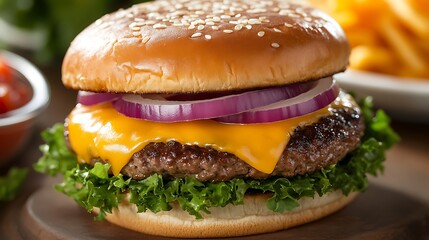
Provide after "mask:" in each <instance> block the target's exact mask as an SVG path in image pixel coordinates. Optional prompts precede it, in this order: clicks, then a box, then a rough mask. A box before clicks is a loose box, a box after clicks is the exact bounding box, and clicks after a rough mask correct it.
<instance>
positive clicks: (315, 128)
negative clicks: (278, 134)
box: [94, 108, 364, 182]
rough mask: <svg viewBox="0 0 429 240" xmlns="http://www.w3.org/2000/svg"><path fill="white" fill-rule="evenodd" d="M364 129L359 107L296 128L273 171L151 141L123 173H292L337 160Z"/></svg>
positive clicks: (226, 176) (203, 177)
mask: <svg viewBox="0 0 429 240" xmlns="http://www.w3.org/2000/svg"><path fill="white" fill-rule="evenodd" d="M363 133H364V123H363V117H362V116H361V115H360V112H359V110H357V109H352V108H344V109H334V110H333V114H332V115H330V116H326V117H323V118H321V119H320V120H319V121H318V122H317V123H314V124H313V125H309V126H303V127H298V128H296V129H295V131H294V133H293V135H292V136H291V138H290V141H289V143H288V144H287V146H286V148H285V150H284V151H283V154H282V156H281V158H280V160H279V161H278V163H277V166H276V167H275V169H274V171H273V172H272V173H271V174H265V173H262V172H260V171H258V170H256V169H255V168H253V167H251V166H250V165H249V164H247V163H245V162H244V161H242V160H240V159H239V158H237V157H236V156H234V155H233V154H230V153H227V152H219V151H217V150H215V149H213V148H210V147H207V148H204V147H199V146H196V145H183V144H180V143H178V142H175V141H170V142H167V143H150V144H148V145H147V146H146V147H144V148H143V149H142V150H141V151H139V152H136V153H135V154H134V155H133V156H132V158H131V159H130V161H129V162H128V164H127V165H126V166H125V167H124V168H123V169H122V171H121V172H122V174H124V175H126V176H129V177H131V178H133V179H143V178H146V177H148V176H150V175H152V174H154V173H159V174H162V175H164V176H166V177H174V178H181V177H186V176H191V177H194V178H196V179H198V180H200V181H212V182H219V181H226V180H230V179H233V178H254V179H263V178H267V177H270V176H285V177H291V176H295V175H303V174H306V173H311V172H314V171H317V170H319V169H321V168H323V167H326V166H328V165H331V164H334V163H337V162H338V161H340V160H341V159H342V158H344V156H345V155H346V154H347V153H348V152H350V151H352V150H353V149H355V148H356V147H357V146H358V144H359V143H360V139H361V137H362V136H363ZM94 161H100V159H94Z"/></svg>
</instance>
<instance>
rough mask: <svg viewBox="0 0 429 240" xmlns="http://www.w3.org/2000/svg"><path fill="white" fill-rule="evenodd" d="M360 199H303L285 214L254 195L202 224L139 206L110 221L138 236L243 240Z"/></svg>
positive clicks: (335, 195)
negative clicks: (235, 238) (236, 238)
mask: <svg viewBox="0 0 429 240" xmlns="http://www.w3.org/2000/svg"><path fill="white" fill-rule="evenodd" d="M356 195H357V193H352V194H350V195H349V196H347V197H346V196H344V195H343V194H342V193H341V191H336V192H332V193H328V194H326V195H323V196H322V197H319V196H315V197H314V198H308V197H307V198H302V199H300V200H299V203H300V206H299V207H298V208H296V209H294V210H293V211H291V212H285V213H282V214H280V213H275V212H273V211H271V210H269V209H268V208H267V198H268V197H267V196H265V195H251V196H246V197H245V200H244V205H237V206H233V205H227V206H226V207H224V208H213V209H210V211H211V214H208V215H207V214H206V215H204V216H203V217H204V218H203V219H198V220H197V219H195V217H194V216H191V215H189V214H188V213H187V212H185V211H183V210H181V209H179V207H178V206H175V207H173V209H172V210H170V211H166V212H159V213H156V214H155V213H152V212H149V211H148V212H144V213H137V212H136V208H135V205H131V204H124V203H122V204H120V205H119V208H118V209H114V211H113V213H112V214H108V215H107V216H106V219H107V220H108V221H109V222H111V223H114V224H116V225H119V226H122V227H125V228H129V229H132V230H135V231H138V232H142V233H146V234H151V235H159V236H166V237H181V238H203V237H204V238H206V237H232V236H243V235H251V234H258V233H267V232H273V231H279V230H283V229H287V228H290V227H293V226H297V225H301V224H304V223H308V222H311V221H314V220H317V219H319V218H322V217H324V216H326V215H328V214H331V213H333V212H335V211H337V210H339V209H341V208H342V207H344V206H345V205H346V204H348V203H349V202H350V201H352V200H353V198H354V197H355V196H356Z"/></svg>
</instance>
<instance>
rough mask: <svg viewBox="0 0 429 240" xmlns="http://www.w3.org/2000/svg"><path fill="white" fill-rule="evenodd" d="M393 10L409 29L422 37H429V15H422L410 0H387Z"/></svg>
mask: <svg viewBox="0 0 429 240" xmlns="http://www.w3.org/2000/svg"><path fill="white" fill-rule="evenodd" d="M386 1H387V3H388V4H389V6H390V8H391V9H392V12H393V13H394V14H395V15H396V16H397V17H398V19H400V20H401V21H402V22H403V23H404V24H405V25H406V26H407V27H408V28H409V29H411V30H412V31H413V32H414V33H415V34H416V35H419V36H420V37H422V38H429V17H428V15H427V16H424V15H422V14H421V13H420V12H418V11H417V10H416V9H414V8H413V6H412V5H411V4H410V0H386Z"/></svg>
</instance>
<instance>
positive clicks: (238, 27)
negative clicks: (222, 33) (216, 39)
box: [234, 24, 243, 31]
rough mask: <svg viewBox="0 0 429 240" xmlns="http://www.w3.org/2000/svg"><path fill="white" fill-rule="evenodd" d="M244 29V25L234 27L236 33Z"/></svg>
mask: <svg viewBox="0 0 429 240" xmlns="http://www.w3.org/2000/svg"><path fill="white" fill-rule="evenodd" d="M242 28H243V25H241V24H238V25H235V26H234V30H236V31H240V30H241V29H242Z"/></svg>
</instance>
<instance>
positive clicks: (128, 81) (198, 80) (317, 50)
mask: <svg viewBox="0 0 429 240" xmlns="http://www.w3.org/2000/svg"><path fill="white" fill-rule="evenodd" d="M348 55H349V46H348V44H347V40H346V38H345V35H344V32H343V31H342V29H341V28H340V27H339V25H338V24H337V23H336V22H335V21H334V20H332V19H331V18H330V17H328V16H327V15H326V14H324V13H322V12H321V11H319V10H315V9H313V8H311V7H307V6H302V5H296V4H293V3H290V2H289V1H284V0H273V1H258V0H250V1H246V2H245V3H243V2H235V1H230V2H228V1H225V2H224V3H223V2H222V1H220V0H214V1H212V0H210V1H205V0H203V1H183V2H180V3H179V2H177V1H172V0H166V1H156V2H149V3H143V4H139V5H135V6H133V7H131V8H129V9H127V10H120V11H118V12H115V13H112V14H108V15H106V16H104V17H102V18H101V19H99V20H98V21H96V22H95V23H94V24H92V25H90V26H89V27H88V28H87V29H85V30H84V31H83V32H82V33H81V34H79V35H78V36H77V37H76V39H75V40H74V41H73V42H72V44H71V46H70V48H69V50H68V52H67V54H66V56H65V59H64V63H63V69H62V71H63V83H64V84H65V85H66V86H67V87H70V88H72V89H76V90H88V91H98V92H104V91H109V92H133V93H173V92H205V91H225V90H238V89H249V88H260V87H268V86H278V85H286V84H290V83H295V82H301V81H307V80H312V79H319V78H322V77H325V76H330V75H332V74H334V73H336V72H339V71H343V70H344V69H345V68H346V65H347V64H348Z"/></svg>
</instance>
